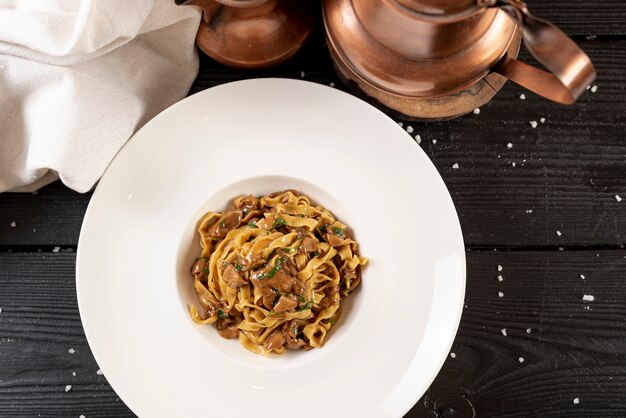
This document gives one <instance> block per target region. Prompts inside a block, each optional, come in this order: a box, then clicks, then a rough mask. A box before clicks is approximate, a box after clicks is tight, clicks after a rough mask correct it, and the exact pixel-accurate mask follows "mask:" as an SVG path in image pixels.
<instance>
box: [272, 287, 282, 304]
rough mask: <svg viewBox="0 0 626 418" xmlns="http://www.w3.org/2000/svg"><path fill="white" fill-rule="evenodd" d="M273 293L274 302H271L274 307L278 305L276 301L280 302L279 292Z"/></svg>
mask: <svg viewBox="0 0 626 418" xmlns="http://www.w3.org/2000/svg"><path fill="white" fill-rule="evenodd" d="M274 293H276V296H274V300H273V301H272V305H273V306H274V305H276V304H277V303H278V301H279V300H280V292H279V291H277V290H274Z"/></svg>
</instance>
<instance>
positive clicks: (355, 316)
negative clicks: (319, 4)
mask: <svg viewBox="0 0 626 418" xmlns="http://www.w3.org/2000/svg"><path fill="white" fill-rule="evenodd" d="M287 188H294V189H297V190H300V191H301V192H303V193H305V194H307V195H309V196H310V197H311V198H312V199H314V200H315V201H316V202H317V203H319V204H322V205H324V206H326V207H327V208H328V209H330V210H331V211H332V212H334V213H335V215H336V216H337V217H338V218H339V219H340V220H342V221H343V222H345V223H346V224H348V226H349V227H350V228H351V229H352V231H353V233H354V235H355V237H356V239H357V241H358V242H359V243H360V250H361V254H362V255H364V256H367V257H369V258H370V265H369V266H368V267H367V268H366V269H365V271H364V274H363V281H362V286H361V288H360V289H359V290H358V291H357V292H355V293H354V294H353V295H352V296H351V297H350V298H348V302H347V306H346V308H345V310H344V313H343V315H342V318H341V320H340V321H339V322H338V323H337V325H336V327H335V328H336V329H334V331H333V332H332V334H331V335H330V338H328V339H327V342H326V344H325V346H324V347H323V348H322V349H314V350H311V351H309V352H290V353H288V354H287V355H284V356H274V357H269V358H268V357H261V356H257V355H255V354H252V353H250V352H248V351H247V350H245V349H244V348H243V347H241V346H240V345H239V343H238V342H237V341H236V340H224V339H222V338H221V337H219V336H218V335H217V332H216V331H215V329H214V328H212V327H211V326H198V325H195V324H194V323H193V322H192V321H191V320H190V318H189V315H188V312H187V305H188V304H189V303H193V302H195V293H194V291H193V289H192V279H191V277H190V276H189V268H190V266H191V264H192V262H193V260H194V258H195V257H196V256H197V254H198V252H199V246H198V242H197V238H196V236H195V235H194V233H195V231H194V227H195V224H196V221H197V220H198V219H199V217H200V216H201V215H202V214H203V213H204V212H205V211H207V210H215V209H224V208H226V205H227V203H228V202H229V200H230V199H231V198H232V197H234V196H236V195H239V194H244V193H245V194H247V193H252V194H254V195H259V194H265V193H269V192H272V191H277V190H282V189H287ZM76 276H77V292H78V303H79V307H80V315H81V318H82V321H83V326H84V328H85V333H86V335H87V339H88V341H89V345H90V347H91V349H92V351H93V353H94V355H95V358H96V360H97V361H98V364H99V365H100V367H101V369H102V371H103V372H104V374H105V376H106V377H107V379H108V381H109V382H110V383H111V385H112V386H113V388H114V389H115V391H116V392H117V393H118V394H119V396H120V397H121V398H122V399H123V400H124V402H126V404H127V405H128V406H129V407H130V408H131V409H132V410H133V411H134V412H135V413H136V414H138V415H139V416H141V417H196V416H198V417H208V416H210V417H272V418H280V417H290V418H291V417H293V416H294V414H296V415H297V416H298V417H299V418H305V417H315V418H319V417H321V416H324V417H326V416H328V417H399V416H402V415H403V414H404V413H406V412H407V411H408V410H409V409H410V408H411V406H412V405H413V404H414V403H415V402H416V401H417V400H418V399H419V398H420V397H421V396H422V395H423V394H424V392H425V391H426V389H427V388H428V386H429V385H430V383H431V382H432V381H433V379H434V378H435V376H436V374H437V372H438V371H439V369H440V367H441V365H442V364H443V362H444V360H445V357H446V356H447V354H448V351H449V349H450V346H451V344H452V341H453V339H454V336H455V333H456V330H457V326H458V323H459V319H460V316H461V310H462V307H463V298H464V292H465V254H464V246H463V238H462V235H461V229H460V226H459V221H458V218H457V216H456V212H455V210H454V206H453V204H452V200H451V199H450V196H449V194H448V192H447V190H446V187H445V185H444V183H443V181H442V180H441V178H440V177H439V175H438V173H437V171H436V170H435V168H434V166H433V165H432V164H431V162H430V161H429V159H428V158H427V157H426V155H425V154H424V153H423V152H422V151H421V149H420V148H419V147H418V146H417V145H416V144H415V142H414V141H413V140H412V138H411V137H410V136H409V135H407V134H406V133H405V132H404V131H403V130H402V129H401V128H400V127H399V126H398V125H397V124H396V123H395V122H394V121H392V120H391V119H389V118H388V117H387V116H385V115H384V114H382V113H381V112H379V111H378V110H376V109H375V108H373V107H372V106H370V105H368V104H366V103H365V102H362V101H361V100H359V99H356V98H354V97H352V96H350V95H348V94H345V93H343V92H340V91H338V90H335V89H333V88H330V87H325V86H321V85H318V84H313V83H308V82H303V81H295V80H282V79H259V80H248V81H239V82H235V83H230V84H225V85H221V86H218V87H214V88H212V89H209V90H205V91H203V92H201V93H198V94H196V95H194V96H191V97H189V98H187V99H185V100H183V101H181V102H179V103H177V104H175V105H174V106H172V107H170V108H169V109H167V110H166V111H164V112H163V113H161V114H160V115H159V116H157V117H156V118H154V119H153V120H152V121H150V122H149V123H148V124H147V125H145V126H144V127H143V128H142V129H141V130H139V132H137V133H136V134H135V136H134V137H133V138H132V139H131V141H130V142H129V143H128V144H127V145H126V146H125V147H124V149H122V151H121V152H120V153H119V154H118V155H117V157H116V158H115V160H114V161H113V162H112V163H111V165H110V166H109V168H108V169H107V171H106V173H105V175H104V177H103V178H102V180H101V181H100V184H99V185H98V188H97V189H96V191H95V193H94V195H93V197H92V199H91V202H90V204H89V209H88V210H87V213H86V215H85V220H84V223H83V228H82V231H81V235H80V243H79V246H78V259H77V267H76Z"/></svg>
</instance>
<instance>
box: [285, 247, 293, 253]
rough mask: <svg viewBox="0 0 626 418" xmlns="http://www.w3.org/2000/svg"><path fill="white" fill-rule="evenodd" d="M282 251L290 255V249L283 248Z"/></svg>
mask: <svg viewBox="0 0 626 418" xmlns="http://www.w3.org/2000/svg"><path fill="white" fill-rule="evenodd" d="M283 251H284V252H286V253H290V252H291V248H289V247H285V248H283Z"/></svg>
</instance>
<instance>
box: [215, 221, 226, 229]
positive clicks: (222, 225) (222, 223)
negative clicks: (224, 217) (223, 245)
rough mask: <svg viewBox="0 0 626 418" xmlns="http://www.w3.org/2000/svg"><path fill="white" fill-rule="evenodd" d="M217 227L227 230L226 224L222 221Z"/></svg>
mask: <svg viewBox="0 0 626 418" xmlns="http://www.w3.org/2000/svg"><path fill="white" fill-rule="evenodd" d="M217 226H219V227H220V228H225V227H226V222H224V221H222V222H220V223H219V224H218V225H217Z"/></svg>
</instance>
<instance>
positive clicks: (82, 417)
mask: <svg viewBox="0 0 626 418" xmlns="http://www.w3.org/2000/svg"><path fill="white" fill-rule="evenodd" d="M78 418H86V417H85V416H84V415H81V416H79V417H78Z"/></svg>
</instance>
